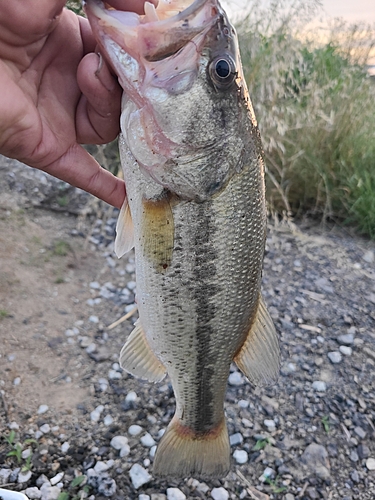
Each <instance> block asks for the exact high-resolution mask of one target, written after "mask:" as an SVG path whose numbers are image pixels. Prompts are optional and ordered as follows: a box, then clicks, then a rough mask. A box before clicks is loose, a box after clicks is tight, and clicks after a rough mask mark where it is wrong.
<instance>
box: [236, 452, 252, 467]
mask: <svg viewBox="0 0 375 500" xmlns="http://www.w3.org/2000/svg"><path fill="white" fill-rule="evenodd" d="M233 458H234V459H235V461H236V462H237V463H238V464H246V462H247V461H248V459H249V456H248V454H247V452H246V451H245V450H236V451H235V452H234V453H233Z"/></svg>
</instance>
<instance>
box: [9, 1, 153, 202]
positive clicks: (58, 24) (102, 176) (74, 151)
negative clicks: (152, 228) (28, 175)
mask: <svg viewBox="0 0 375 500" xmlns="http://www.w3.org/2000/svg"><path fill="white" fill-rule="evenodd" d="M109 3H111V4H112V5H113V6H114V7H116V8H122V9H123V10H125V9H126V10H131V11H134V12H138V13H142V10H143V5H144V0H110V2H109ZM64 5H65V0H22V1H20V0H16V1H10V2H4V3H3V5H2V7H1V9H0V153H1V154H3V155H5V156H8V157H10V158H16V159H18V160H20V161H22V162H24V163H26V164H27V165H30V166H32V167H35V168H38V169H40V170H44V171H45V172H48V173H49V174H51V175H53V176H55V177H58V178H59V179H62V180H64V181H66V182H69V183H70V184H72V185H74V186H77V187H80V188H82V189H84V190H85V191H88V192H89V193H92V194H94V195H96V196H98V197H99V198H101V199H103V200H104V201H107V202H108V203H110V204H112V205H114V206H116V207H121V205H122V203H123V200H124V197H125V188H124V183H123V181H121V180H120V179H118V178H116V177H114V176H113V175H112V174H111V173H110V172H108V171H106V170H104V169H102V168H101V167H100V166H99V164H98V163H97V162H96V161H95V160H94V158H93V157H92V156H90V155H89V153H87V151H86V150H85V149H84V148H83V147H82V146H81V145H80V144H103V143H107V142H110V141H111V140H113V139H114V138H115V137H116V136H117V134H118V132H119V115H120V101H121V93H122V90H121V88H120V86H119V85H118V83H117V79H116V78H115V77H114V76H113V75H112V74H111V72H110V70H109V68H108V66H107V65H106V63H105V62H104V61H103V60H101V58H100V56H98V55H97V54H95V52H94V51H95V45H96V44H95V40H94V38H93V36H92V33H91V29H90V26H89V24H88V21H87V20H86V19H83V18H81V17H78V16H76V15H75V14H74V13H73V12H71V11H68V10H67V9H64V8H63V7H64Z"/></svg>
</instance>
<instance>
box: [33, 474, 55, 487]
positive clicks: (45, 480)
mask: <svg viewBox="0 0 375 500" xmlns="http://www.w3.org/2000/svg"><path fill="white" fill-rule="evenodd" d="M44 483H47V484H48V485H49V486H51V483H50V482H49V479H48V477H47V476H45V475H44V474H41V475H40V476H39V477H38V479H37V480H36V485H37V486H39V488H40V487H41V486H42V485H43V484H44Z"/></svg>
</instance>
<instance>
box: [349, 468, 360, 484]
mask: <svg viewBox="0 0 375 500" xmlns="http://www.w3.org/2000/svg"><path fill="white" fill-rule="evenodd" d="M350 479H351V480H352V481H353V482H354V483H359V481H360V479H359V474H358V472H357V471H356V470H354V471H353V472H352V473H351V474H350Z"/></svg>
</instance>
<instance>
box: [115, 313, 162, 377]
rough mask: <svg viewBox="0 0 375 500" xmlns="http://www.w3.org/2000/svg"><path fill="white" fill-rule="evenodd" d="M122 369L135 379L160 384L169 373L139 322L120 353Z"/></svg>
mask: <svg viewBox="0 0 375 500" xmlns="http://www.w3.org/2000/svg"><path fill="white" fill-rule="evenodd" d="M120 365H121V367H122V368H123V369H124V370H125V371H127V372H128V373H130V374H131V375H134V376H135V377H138V378H141V379H144V380H149V381H150V382H160V381H161V380H163V378H164V377H165V375H166V373H167V371H166V369H165V367H164V365H163V364H162V362H161V361H160V360H159V359H158V358H157V357H156V355H155V354H154V353H153V352H152V350H151V347H150V346H149V344H148V342H147V339H146V335H145V333H144V331H143V328H142V326H141V324H140V321H139V320H137V321H136V323H135V328H134V330H133V331H132V332H131V334H130V335H129V337H128V339H127V341H126V342H125V345H124V347H123V348H122V349H121V353H120Z"/></svg>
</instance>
